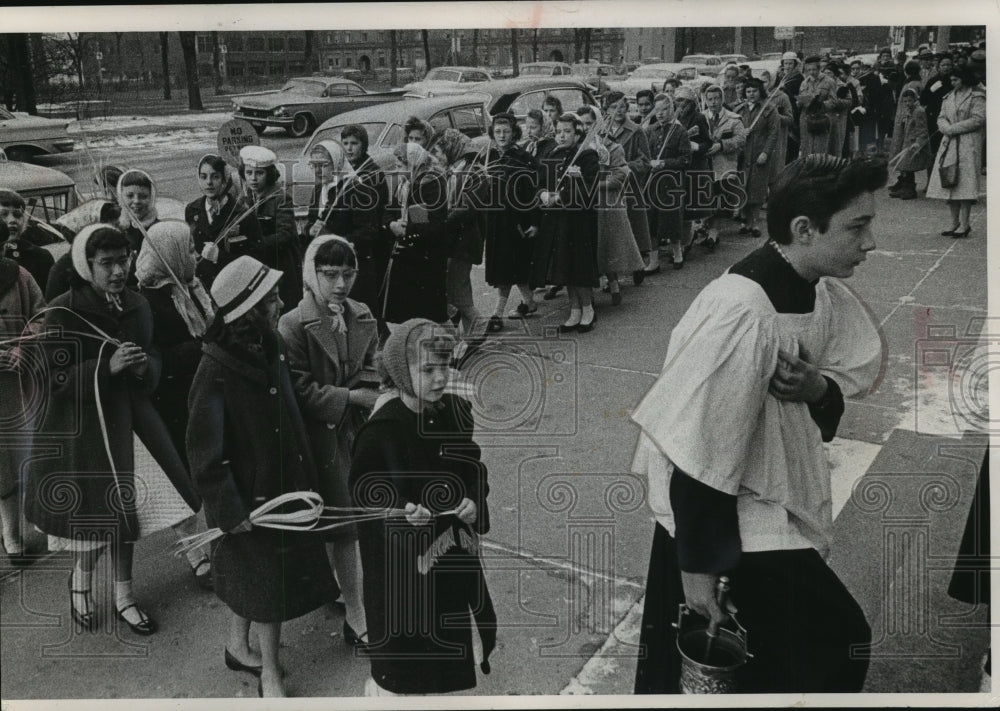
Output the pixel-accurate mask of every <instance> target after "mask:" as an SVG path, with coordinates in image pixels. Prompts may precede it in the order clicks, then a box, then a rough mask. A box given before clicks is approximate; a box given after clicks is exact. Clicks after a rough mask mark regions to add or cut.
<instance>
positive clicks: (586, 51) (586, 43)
mask: <svg viewBox="0 0 1000 711" xmlns="http://www.w3.org/2000/svg"><path fill="white" fill-rule="evenodd" d="M592 32H593V30H591V29H589V28H588V29H586V30H584V31H583V61H585V62H589V61H590V35H591V33H592Z"/></svg>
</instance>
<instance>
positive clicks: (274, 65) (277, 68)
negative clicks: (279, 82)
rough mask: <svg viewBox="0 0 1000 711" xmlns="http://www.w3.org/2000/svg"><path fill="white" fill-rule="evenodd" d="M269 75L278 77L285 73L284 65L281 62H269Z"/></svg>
mask: <svg viewBox="0 0 1000 711" xmlns="http://www.w3.org/2000/svg"><path fill="white" fill-rule="evenodd" d="M270 68H271V76H272V77H280V76H281V75H282V74H284V73H285V65H284V64H283V63H281V62H271V67H270Z"/></svg>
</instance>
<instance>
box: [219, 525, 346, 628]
mask: <svg viewBox="0 0 1000 711" xmlns="http://www.w3.org/2000/svg"><path fill="white" fill-rule="evenodd" d="M212 582H213V584H214V585H215V594H216V595H217V596H218V598H219V599H220V600H222V601H223V602H224V603H226V605H227V606H228V607H229V609H230V610H232V611H233V612H234V613H235V614H237V615H239V616H240V617H242V618H244V619H247V620H251V621H252V622H285V621H287V620H293V619H295V618H296V617H301V616H302V615H304V614H306V613H308V612H312V611H313V610H315V609H317V608H319V607H321V606H322V605H324V604H325V603H327V602H329V601H330V600H334V599H336V597H337V584H336V583H335V582H334V579H333V572H332V571H331V570H330V563H329V561H328V560H327V557H326V548H325V547H324V546H323V540H322V536H321V535H320V534H313V533H298V532H294V531H275V530H267V529H263V528H254V529H253V530H252V531H250V532H249V533H238V534H227V535H225V536H223V537H222V538H220V539H218V540H217V541H215V543H213V545H212Z"/></svg>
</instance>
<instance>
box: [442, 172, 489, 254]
mask: <svg viewBox="0 0 1000 711" xmlns="http://www.w3.org/2000/svg"><path fill="white" fill-rule="evenodd" d="M445 178H446V180H447V181H448V196H449V198H448V237H449V239H450V241H451V245H450V249H451V252H450V254H449V257H451V258H452V259H458V260H461V261H463V262H468V263H469V264H482V263H483V233H484V231H485V229H486V217H485V215H484V213H483V210H482V207H481V206H482V205H483V202H482V201H483V200H484V199H485V198H486V196H487V194H488V192H489V187H490V186H489V181H488V180H486V177H485V172H484V170H483V168H482V161H480V160H477V157H476V154H475V153H468V154H466V155H463V156H462V157H461V158H459V159H458V161H456V162H455V164H454V165H452V166H449V168H448V171H447V174H446V176H445Z"/></svg>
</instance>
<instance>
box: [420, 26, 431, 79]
mask: <svg viewBox="0 0 1000 711" xmlns="http://www.w3.org/2000/svg"><path fill="white" fill-rule="evenodd" d="M420 38H421V39H422V40H423V42H424V64H425V65H426V66H425V67H424V69H425V70H426V71H428V72H429V71H430V70H431V43H430V39H429V38H428V37H427V30H420Z"/></svg>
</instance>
